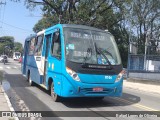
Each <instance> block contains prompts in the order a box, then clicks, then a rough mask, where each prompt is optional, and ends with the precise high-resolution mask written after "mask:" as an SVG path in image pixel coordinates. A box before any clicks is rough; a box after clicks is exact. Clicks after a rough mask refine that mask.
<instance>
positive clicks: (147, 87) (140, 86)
mask: <svg viewBox="0 0 160 120" xmlns="http://www.w3.org/2000/svg"><path fill="white" fill-rule="evenodd" d="M123 85H124V87H126V88H130V89H135V90H140V91H144V92H149V93H156V94H160V85H159V84H158V85H153V84H149V83H148V84H146V83H138V82H131V81H127V80H124V82H123Z"/></svg>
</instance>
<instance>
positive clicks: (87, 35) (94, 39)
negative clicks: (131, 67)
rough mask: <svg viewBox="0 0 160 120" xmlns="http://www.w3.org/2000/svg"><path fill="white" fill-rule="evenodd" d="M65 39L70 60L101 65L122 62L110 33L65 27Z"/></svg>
mask: <svg viewBox="0 0 160 120" xmlns="http://www.w3.org/2000/svg"><path fill="white" fill-rule="evenodd" d="M64 39H65V54H66V59H67V60H68V61H72V62H77V63H88V64H101V65H109V64H110V65H119V64H121V60H120V56H119V52H118V49H117V45H116V42H115V40H114V37H113V36H112V35H111V34H109V33H106V32H103V33H102V32H99V31H93V30H89V29H88V30H86V29H79V28H65V29H64Z"/></svg>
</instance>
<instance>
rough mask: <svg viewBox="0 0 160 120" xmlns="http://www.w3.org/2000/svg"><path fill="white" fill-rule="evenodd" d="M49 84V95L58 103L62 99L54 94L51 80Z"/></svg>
mask: <svg viewBox="0 0 160 120" xmlns="http://www.w3.org/2000/svg"><path fill="white" fill-rule="evenodd" d="M49 84H50V85H49V86H50V89H49V90H50V95H51V97H52V99H53V101H55V102H60V101H61V99H62V98H61V97H60V96H59V95H57V94H56V93H55V87H54V81H53V80H52V81H51V82H49Z"/></svg>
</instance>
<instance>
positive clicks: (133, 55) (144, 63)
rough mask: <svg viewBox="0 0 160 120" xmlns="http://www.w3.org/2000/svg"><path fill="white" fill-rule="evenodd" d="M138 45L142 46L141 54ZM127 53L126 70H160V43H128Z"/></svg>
mask: <svg viewBox="0 0 160 120" xmlns="http://www.w3.org/2000/svg"><path fill="white" fill-rule="evenodd" d="M138 47H141V48H144V50H143V52H141V54H139V53H138ZM129 49H130V50H129V54H128V71H134V72H140V71H141V72H160V45H158V46H149V45H148V46H147V45H146V46H137V45H135V44H130V48H129Z"/></svg>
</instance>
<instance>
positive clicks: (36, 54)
mask: <svg viewBox="0 0 160 120" xmlns="http://www.w3.org/2000/svg"><path fill="white" fill-rule="evenodd" d="M38 37H42V39H41V43H40V44H39V46H38ZM43 41H44V34H41V35H38V36H36V42H35V43H36V44H35V48H36V47H37V46H38V51H36V50H37V49H34V55H35V56H41V55H42V50H43ZM39 48H41V51H39ZM39 52H40V54H38V53H39Z"/></svg>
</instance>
